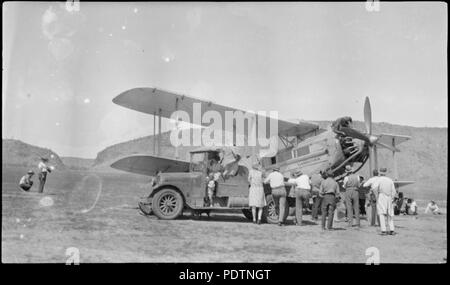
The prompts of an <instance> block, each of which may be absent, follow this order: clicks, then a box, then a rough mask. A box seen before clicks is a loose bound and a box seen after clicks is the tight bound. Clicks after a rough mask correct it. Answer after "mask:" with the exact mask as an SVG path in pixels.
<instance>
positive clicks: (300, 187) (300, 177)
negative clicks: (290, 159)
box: [288, 170, 311, 226]
mask: <svg viewBox="0 0 450 285" xmlns="http://www.w3.org/2000/svg"><path fill="white" fill-rule="evenodd" d="M294 176H295V178H291V179H289V180H288V183H289V184H293V185H294V186H295V221H294V223H295V224H296V225H298V226H301V225H302V219H303V204H304V203H305V204H306V203H309V198H310V196H311V193H310V192H311V184H310V182H309V176H308V175H307V174H305V173H303V172H302V171H301V170H299V171H297V172H296V173H295V174H294Z"/></svg>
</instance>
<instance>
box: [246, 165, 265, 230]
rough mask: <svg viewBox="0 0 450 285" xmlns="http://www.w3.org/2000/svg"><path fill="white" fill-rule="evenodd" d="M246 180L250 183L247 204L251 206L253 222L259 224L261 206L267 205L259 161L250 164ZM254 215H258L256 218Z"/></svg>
mask: <svg viewBox="0 0 450 285" xmlns="http://www.w3.org/2000/svg"><path fill="white" fill-rule="evenodd" d="M248 182H249V183H250V189H249V193H248V205H249V206H250V207H252V214H253V223H255V224H256V223H257V224H258V225H259V224H261V217H262V212H263V208H264V206H266V205H267V202H266V195H265V194H264V187H263V173H262V172H261V168H260V165H259V163H255V164H253V165H252V169H251V170H250V172H249V174H248ZM256 217H258V220H256Z"/></svg>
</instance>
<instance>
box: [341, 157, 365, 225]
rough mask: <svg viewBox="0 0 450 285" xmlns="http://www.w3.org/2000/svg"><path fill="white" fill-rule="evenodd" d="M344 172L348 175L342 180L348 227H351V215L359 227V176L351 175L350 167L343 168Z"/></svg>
mask: <svg viewBox="0 0 450 285" xmlns="http://www.w3.org/2000/svg"><path fill="white" fill-rule="evenodd" d="M345 172H346V173H347V174H348V176H346V177H345V178H344V184H343V186H344V188H345V207H346V209H347V220H348V226H349V227H352V226H353V214H354V215H355V218H356V226H357V227H360V226H361V224H360V220H359V192H358V189H359V186H360V182H359V176H358V175H356V174H354V173H352V172H353V169H352V167H351V166H350V165H347V166H345Z"/></svg>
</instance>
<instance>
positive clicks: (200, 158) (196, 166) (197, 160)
mask: <svg viewBox="0 0 450 285" xmlns="http://www.w3.org/2000/svg"><path fill="white" fill-rule="evenodd" d="M205 167H206V165H205V153H204V152H199V153H192V154H191V171H203V170H204V169H205Z"/></svg>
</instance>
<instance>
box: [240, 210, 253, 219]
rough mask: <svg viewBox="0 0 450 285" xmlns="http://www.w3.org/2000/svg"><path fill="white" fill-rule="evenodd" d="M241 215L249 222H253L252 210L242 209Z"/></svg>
mask: <svg viewBox="0 0 450 285" xmlns="http://www.w3.org/2000/svg"><path fill="white" fill-rule="evenodd" d="M242 213H243V214H244V216H245V217H246V218H247V219H248V220H249V221H253V213H252V210H250V209H242Z"/></svg>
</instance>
